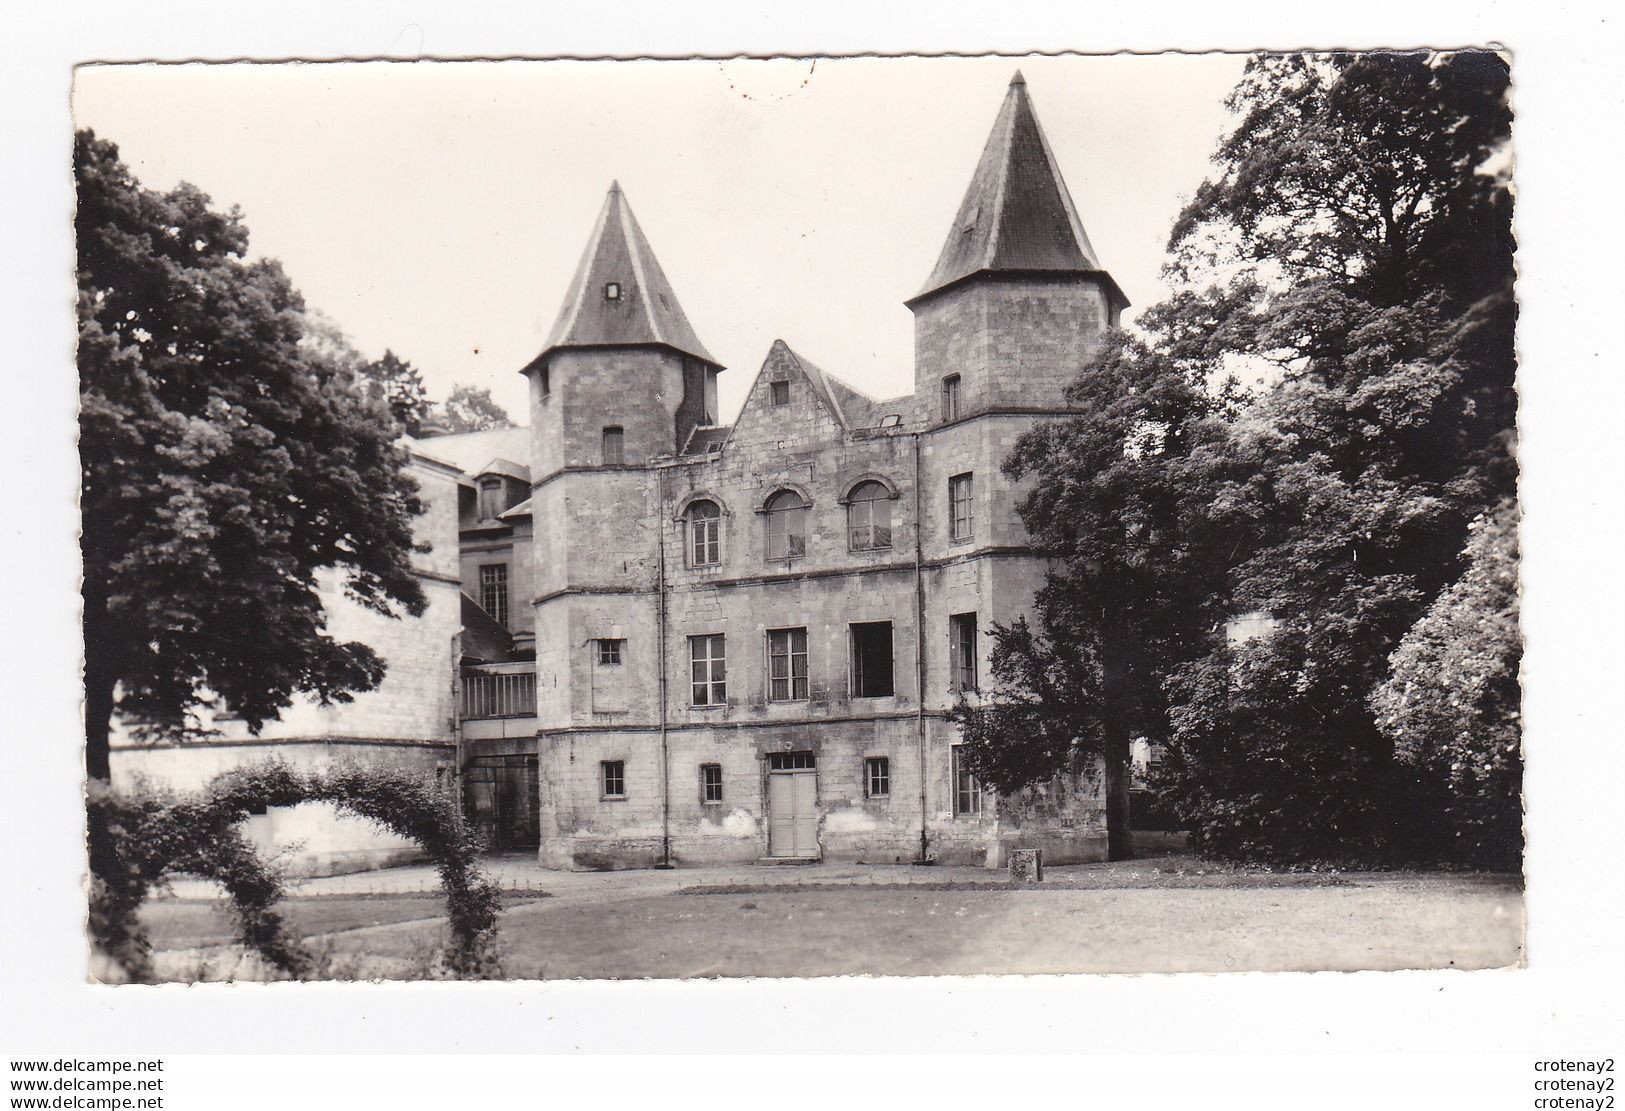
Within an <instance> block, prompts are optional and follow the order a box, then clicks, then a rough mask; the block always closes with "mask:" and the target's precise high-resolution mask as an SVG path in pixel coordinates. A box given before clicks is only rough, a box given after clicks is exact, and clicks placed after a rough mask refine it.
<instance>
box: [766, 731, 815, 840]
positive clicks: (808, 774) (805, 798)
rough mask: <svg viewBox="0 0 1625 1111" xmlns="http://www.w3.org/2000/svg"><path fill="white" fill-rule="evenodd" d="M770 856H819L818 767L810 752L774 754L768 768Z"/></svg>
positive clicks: (768, 837) (769, 757) (769, 758)
mask: <svg viewBox="0 0 1625 1111" xmlns="http://www.w3.org/2000/svg"><path fill="white" fill-rule="evenodd" d="M767 851H768V855H769V856H778V857H799V858H804V859H805V858H816V857H817V856H818V764H817V761H816V760H815V759H814V757H813V754H812V753H810V752H775V753H771V754H769V756H768V765H767Z"/></svg>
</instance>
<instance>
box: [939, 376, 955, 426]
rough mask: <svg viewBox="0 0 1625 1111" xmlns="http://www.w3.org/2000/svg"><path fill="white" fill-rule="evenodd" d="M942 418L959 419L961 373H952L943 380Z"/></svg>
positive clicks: (947, 419)
mask: <svg viewBox="0 0 1625 1111" xmlns="http://www.w3.org/2000/svg"><path fill="white" fill-rule="evenodd" d="M942 419H943V420H945V421H950V420H958V419H959V375H957V374H950V375H948V377H946V378H944V379H943V380H942Z"/></svg>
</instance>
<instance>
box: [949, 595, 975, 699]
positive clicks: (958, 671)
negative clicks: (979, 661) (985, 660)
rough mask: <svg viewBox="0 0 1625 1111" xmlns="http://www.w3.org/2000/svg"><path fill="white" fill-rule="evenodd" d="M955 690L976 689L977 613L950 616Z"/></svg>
mask: <svg viewBox="0 0 1625 1111" xmlns="http://www.w3.org/2000/svg"><path fill="white" fill-rule="evenodd" d="M948 632H949V640H950V641H951V642H952V643H951V644H950V646H949V647H950V650H951V657H950V658H951V660H952V663H953V684H954V689H955V690H961V691H973V690H975V689H976V656H977V653H976V615H975V614H974V613H956V614H954V615H953V616H952V617H950V618H948Z"/></svg>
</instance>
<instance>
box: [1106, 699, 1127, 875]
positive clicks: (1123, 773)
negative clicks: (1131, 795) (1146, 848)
mask: <svg viewBox="0 0 1625 1111" xmlns="http://www.w3.org/2000/svg"><path fill="white" fill-rule="evenodd" d="M1105 742H1106V743H1105V746H1104V751H1103V752H1102V753H1101V756H1102V759H1103V762H1104V763H1105V765H1106V859H1107V860H1128V859H1130V858H1132V857H1133V855H1134V844H1133V838H1132V837H1131V836H1130V835H1129V827H1128V824H1129V812H1128V786H1129V735H1128V729H1127V728H1126V727H1125V726H1124V725H1123V723H1122V722H1121V720H1112V719H1110V718H1108V719H1107V724H1106V736H1105Z"/></svg>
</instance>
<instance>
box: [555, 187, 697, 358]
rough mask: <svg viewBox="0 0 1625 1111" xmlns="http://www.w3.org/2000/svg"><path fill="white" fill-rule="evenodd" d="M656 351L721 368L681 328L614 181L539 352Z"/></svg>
mask: <svg viewBox="0 0 1625 1111" xmlns="http://www.w3.org/2000/svg"><path fill="white" fill-rule="evenodd" d="M649 345H660V346H665V347H671V348H674V349H676V350H678V351H681V352H683V353H684V354H686V355H692V356H694V357H695V358H696V359H701V360H703V361H705V362H707V363H710V364H711V365H712V366H716V367H720V366H721V365H722V364H721V363H719V362H717V360H716V359H715V358H714V357H713V356H712V355H711V353H710V352H709V351H707V350H706V349H705V346H704V345H703V344H702V343H700V339H699V337H698V336H696V335H695V334H694V328H693V327H692V326H691V325H690V324H689V322H688V317H687V316H685V315H684V313H683V307H682V306H681V305H679V304H678V303H677V294H676V293H675V292H674V291H673V290H672V288H671V283H670V282H669V281H667V280H666V274H665V271H663V270H661V269H660V261H659V260H658V259H656V258H655V254H654V251H653V249H651V248H650V246H649V240H648V239H647V238H645V237H644V234H643V229H642V228H641V227H639V226H638V221H637V217H635V216H633V215H632V206H631V205H629V204H628V203H627V202H626V195H625V194H624V193H622V192H621V186H620V183H619V182H614V183H612V184H611V185H610V187H609V195H608V196H606V197H605V198H604V207H603V208H601V209H600V210H599V212H598V220H597V222H596V223H595V224H593V228H592V236H591V237H590V238H589V239H588V240H587V249H586V250H585V251H583V252H582V255H581V262H580V264H579V265H577V266H576V273H575V278H574V279H573V280H572V281H571V282H570V290H569V292H568V293H566V294H565V297H564V307H563V308H562V309H560V310H559V318H558V320H557V321H555V322H554V324H553V330H552V332H550V333H549V334H548V337H547V346H546V348H545V350H544V351H543V354H546V353H547V352H548V351H553V350H555V349H556V348H560V347H622V346H629V347H630V346H639V347H641V346H649Z"/></svg>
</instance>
